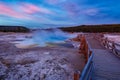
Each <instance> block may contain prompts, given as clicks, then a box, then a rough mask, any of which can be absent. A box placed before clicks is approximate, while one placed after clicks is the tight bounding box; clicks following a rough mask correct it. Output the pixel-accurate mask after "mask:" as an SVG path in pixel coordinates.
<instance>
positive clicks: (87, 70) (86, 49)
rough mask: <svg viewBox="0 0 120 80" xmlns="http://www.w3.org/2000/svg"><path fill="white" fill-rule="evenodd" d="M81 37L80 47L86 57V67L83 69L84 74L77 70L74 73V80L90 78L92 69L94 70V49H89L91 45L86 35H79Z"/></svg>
mask: <svg viewBox="0 0 120 80" xmlns="http://www.w3.org/2000/svg"><path fill="white" fill-rule="evenodd" d="M77 38H79V39H77V40H80V47H79V53H80V54H84V57H85V63H86V65H85V67H84V69H83V71H82V74H81V76H80V73H79V72H75V73H74V80H85V78H87V79H88V78H90V75H91V72H92V71H91V70H92V64H91V63H92V57H91V55H92V51H90V49H89V46H88V43H87V41H86V38H85V36H84V35H78V37H77ZM86 74H87V77H86Z"/></svg>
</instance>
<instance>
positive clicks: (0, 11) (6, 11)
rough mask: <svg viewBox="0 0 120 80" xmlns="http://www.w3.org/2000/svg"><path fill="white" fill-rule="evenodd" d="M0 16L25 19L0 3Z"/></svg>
mask: <svg viewBox="0 0 120 80" xmlns="http://www.w3.org/2000/svg"><path fill="white" fill-rule="evenodd" d="M0 14H2V15H6V16H10V17H15V18H25V16H23V15H22V14H20V13H19V12H17V11H15V10H14V9H13V8H11V7H10V6H8V5H6V4H3V3H0Z"/></svg>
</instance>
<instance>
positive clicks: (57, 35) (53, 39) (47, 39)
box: [33, 29, 75, 46]
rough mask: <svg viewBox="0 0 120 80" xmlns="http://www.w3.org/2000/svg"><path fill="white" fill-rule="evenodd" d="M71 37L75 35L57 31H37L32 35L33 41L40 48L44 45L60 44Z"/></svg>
mask: <svg viewBox="0 0 120 80" xmlns="http://www.w3.org/2000/svg"><path fill="white" fill-rule="evenodd" d="M73 37H75V35H72V34H69V33H66V32H63V31H61V30H59V29H53V30H41V31H37V32H35V33H34V36H33V39H34V41H35V42H37V43H38V44H39V45H40V46H45V45H46V43H60V42H64V41H65V40H67V39H70V38H73Z"/></svg>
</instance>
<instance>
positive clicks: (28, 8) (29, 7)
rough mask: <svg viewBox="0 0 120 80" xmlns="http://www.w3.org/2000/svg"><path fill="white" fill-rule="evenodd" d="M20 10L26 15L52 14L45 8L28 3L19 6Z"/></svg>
mask: <svg viewBox="0 0 120 80" xmlns="http://www.w3.org/2000/svg"><path fill="white" fill-rule="evenodd" d="M21 10H22V11H23V12H25V13H27V14H34V13H37V12H41V13H45V14H52V12H51V11H50V10H48V9H46V8H43V7H38V6H36V5H33V4H28V3H24V4H23V5H22V6H21Z"/></svg>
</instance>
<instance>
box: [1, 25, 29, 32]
mask: <svg viewBox="0 0 120 80" xmlns="http://www.w3.org/2000/svg"><path fill="white" fill-rule="evenodd" d="M0 32H30V29H28V28H26V27H23V26H0Z"/></svg>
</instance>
